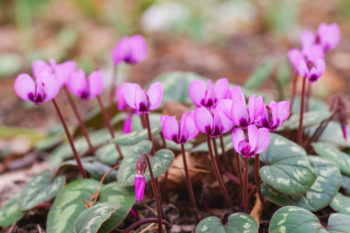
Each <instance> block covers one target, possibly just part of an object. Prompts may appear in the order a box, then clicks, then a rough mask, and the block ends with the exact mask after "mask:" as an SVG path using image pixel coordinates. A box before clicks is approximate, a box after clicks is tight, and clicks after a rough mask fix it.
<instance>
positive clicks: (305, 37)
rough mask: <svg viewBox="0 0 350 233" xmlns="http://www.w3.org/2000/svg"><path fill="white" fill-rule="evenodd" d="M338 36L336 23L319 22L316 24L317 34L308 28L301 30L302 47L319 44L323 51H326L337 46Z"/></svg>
mask: <svg viewBox="0 0 350 233" xmlns="http://www.w3.org/2000/svg"><path fill="white" fill-rule="evenodd" d="M340 36H341V35H340V28H339V26H338V24H336V23H332V24H329V25H327V24H326V23H321V24H320V25H319V26H318V30H317V34H315V33H313V32H312V31H309V30H305V31H303V34H302V36H301V42H302V45H303V48H306V47H309V46H312V45H315V44H319V45H321V46H322V48H323V51H324V52H327V51H329V50H332V49H334V48H335V47H337V45H338V44H339V41H340Z"/></svg>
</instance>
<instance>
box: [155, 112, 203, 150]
mask: <svg viewBox="0 0 350 233" xmlns="http://www.w3.org/2000/svg"><path fill="white" fill-rule="evenodd" d="M161 123H162V133H163V136H164V137H165V138H166V139H168V140H170V141H173V142H175V143H177V144H184V143H186V142H188V141H189V140H192V139H193V138H195V137H196V136H197V135H198V133H199V132H198V130H197V128H196V125H195V123H194V112H193V111H192V112H190V113H189V114H188V113H187V112H185V113H184V114H182V117H181V121H180V122H178V121H177V120H176V118H175V117H173V116H162V117H161Z"/></svg>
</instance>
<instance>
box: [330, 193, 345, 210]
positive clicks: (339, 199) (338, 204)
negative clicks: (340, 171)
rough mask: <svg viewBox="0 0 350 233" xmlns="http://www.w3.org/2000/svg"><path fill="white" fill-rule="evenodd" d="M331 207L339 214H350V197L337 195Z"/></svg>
mask: <svg viewBox="0 0 350 233" xmlns="http://www.w3.org/2000/svg"><path fill="white" fill-rule="evenodd" d="M330 206H331V207H332V209H334V210H335V211H337V212H338V213H342V214H350V197H348V196H345V195H343V194H341V193H337V194H336V195H335V197H334V199H333V200H332V202H331V204H330Z"/></svg>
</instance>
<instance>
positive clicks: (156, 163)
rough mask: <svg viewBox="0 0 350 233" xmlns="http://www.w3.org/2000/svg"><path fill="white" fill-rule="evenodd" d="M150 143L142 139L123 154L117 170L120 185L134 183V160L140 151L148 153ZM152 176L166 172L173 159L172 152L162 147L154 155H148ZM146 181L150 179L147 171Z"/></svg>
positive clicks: (140, 153)
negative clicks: (132, 148)
mask: <svg viewBox="0 0 350 233" xmlns="http://www.w3.org/2000/svg"><path fill="white" fill-rule="evenodd" d="M150 150H151V144H150V143H149V142H148V141H142V142H140V143H138V144H137V145H135V148H134V150H130V151H129V153H128V154H126V155H125V157H124V159H123V161H122V163H121V165H120V168H119V170H118V176H117V179H118V182H119V184H120V185H122V186H131V185H134V182H135V175H136V162H137V160H138V159H139V157H140V156H141V155H142V153H144V152H146V153H149V151H150ZM149 159H150V162H151V166H152V171H153V175H154V177H158V176H160V175H161V174H162V173H164V172H166V170H168V168H169V167H170V165H171V163H172V162H173V160H174V153H173V152H172V151H171V150H166V149H162V150H159V151H157V152H156V154H155V155H153V156H150V157H149ZM145 178H146V181H148V180H150V175H149V171H148V169H147V171H146V173H145Z"/></svg>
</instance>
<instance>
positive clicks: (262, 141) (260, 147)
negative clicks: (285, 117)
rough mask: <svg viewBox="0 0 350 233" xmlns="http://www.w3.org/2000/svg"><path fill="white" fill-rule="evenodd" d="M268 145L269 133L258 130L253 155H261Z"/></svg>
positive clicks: (264, 130)
mask: <svg viewBox="0 0 350 233" xmlns="http://www.w3.org/2000/svg"><path fill="white" fill-rule="evenodd" d="M269 144H270V132H269V130H268V129H266V128H260V129H258V144H257V147H256V150H255V154H261V153H262V152H264V151H265V150H266V149H267V148H268V147H269Z"/></svg>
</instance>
